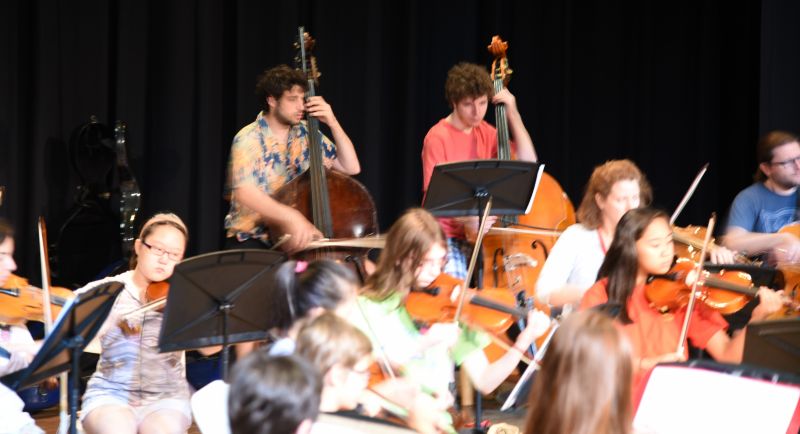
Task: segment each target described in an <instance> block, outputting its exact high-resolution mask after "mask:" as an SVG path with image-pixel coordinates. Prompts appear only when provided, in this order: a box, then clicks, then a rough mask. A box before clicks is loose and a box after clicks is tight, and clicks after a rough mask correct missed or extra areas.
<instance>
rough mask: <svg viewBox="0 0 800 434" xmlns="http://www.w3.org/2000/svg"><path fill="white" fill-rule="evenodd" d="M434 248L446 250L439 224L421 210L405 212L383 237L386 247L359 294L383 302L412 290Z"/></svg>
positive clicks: (415, 209)
mask: <svg viewBox="0 0 800 434" xmlns="http://www.w3.org/2000/svg"><path fill="white" fill-rule="evenodd" d="M434 244H439V245H441V246H442V247H443V248H447V242H446V241H445V237H444V233H443V232H442V228H441V227H440V226H439V222H437V221H436V219H435V218H434V217H433V216H432V215H431V214H430V213H429V212H428V211H425V210H424V209H422V208H411V209H409V210H407V211H406V212H405V213H404V214H403V215H402V216H400V218H399V219H397V221H396V222H395V223H394V224H393V225H392V227H391V229H389V233H387V234H386V246H385V247H384V248H383V251H382V252H381V256H380V259H379V260H378V266H377V268H376V270H375V272H374V273H372V274H371V275H370V276H369V277H368V278H367V282H366V285H365V287H364V288H363V290H362V292H363V294H364V295H366V296H367V297H369V298H372V299H375V300H385V299H386V298H388V297H389V296H391V295H392V294H394V292H395V291H404V290H407V289H409V288H411V287H412V286H414V285H415V284H416V276H415V271H416V269H417V268H418V267H419V266H420V264H421V263H422V260H423V259H424V257H425V254H427V253H428V250H430V249H431V247H432V246H433V245H434Z"/></svg>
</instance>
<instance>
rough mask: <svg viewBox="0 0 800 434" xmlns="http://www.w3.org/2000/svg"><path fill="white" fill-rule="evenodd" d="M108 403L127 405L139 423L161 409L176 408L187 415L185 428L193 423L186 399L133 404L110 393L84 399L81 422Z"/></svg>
mask: <svg viewBox="0 0 800 434" xmlns="http://www.w3.org/2000/svg"><path fill="white" fill-rule="evenodd" d="M106 405H115V406H121V407H127V408H128V409H130V410H131V412H133V415H134V417H136V423H137V424H140V423H142V421H143V420H144V419H145V418H146V417H147V416H149V415H150V414H152V413H154V412H156V411H159V410H175V411H177V412H179V413H181V414H183V415H184V416H185V417H186V427H185V428H186V429H187V430H188V429H189V426H191V424H192V408H191V406H190V405H189V401H188V400H186V399H177V398H165V399H161V400H158V401H156V402H154V403H152V404H147V405H131V404H129V403H128V402H127V401H125V400H122V399H120V398H117V397H114V396H110V395H105V396H95V397H93V398H91V399H89V400H88V401H84V402H83V406H82V407H81V418H80V420H81V422H83V420H84V419H85V418H86V416H87V415H88V414H89V413H91V412H92V411H93V410H96V409H98V408H100V407H103V406H106Z"/></svg>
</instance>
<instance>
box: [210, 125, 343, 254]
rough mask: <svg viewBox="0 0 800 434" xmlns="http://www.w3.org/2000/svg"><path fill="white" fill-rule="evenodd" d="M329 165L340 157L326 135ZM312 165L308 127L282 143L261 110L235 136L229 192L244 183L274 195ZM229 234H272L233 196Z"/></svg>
mask: <svg viewBox="0 0 800 434" xmlns="http://www.w3.org/2000/svg"><path fill="white" fill-rule="evenodd" d="M322 145H323V148H324V159H325V165H326V166H330V164H331V163H332V161H333V160H334V159H335V158H336V145H334V144H333V142H332V141H331V140H330V139H329V138H327V137H325V135H322ZM308 166H309V152H308V130H307V128H306V123H305V122H301V123H299V124H297V125H295V126H293V127H292V129H291V130H290V131H289V138H288V140H287V142H286V143H279V142H278V140H276V139H275V137H274V136H273V135H272V132H271V131H270V129H269V125H267V120H266V119H265V118H264V113H263V112H261V113H259V114H258V117H256V120H255V122H253V123H251V124H249V125H247V126H245V127H244V128H242V129H241V130H240V131H239V133H238V134H236V137H234V139H233V145H232V146H231V156H230V160H229V161H228V185H227V189H226V190H227V193H231V192H232V191H233V189H235V188H236V187H239V186H241V185H244V184H253V185H256V186H258V188H260V189H261V191H263V192H264V193H267V194H272V193H274V192H275V191H277V190H278V189H279V188H281V187H283V186H284V185H285V184H286V183H287V182H289V181H291V180H292V179H294V178H296V177H297V176H298V175H300V174H301V173H303V172H304V171H305V170H306V169H308ZM225 230H226V232H227V236H228V237H233V236H235V237H236V238H237V239H238V240H239V241H245V240H248V239H258V240H261V241H264V242H267V239H268V233H267V231H266V228H265V227H264V226H263V224H262V223H261V217H260V216H259V214H258V213H257V212H255V211H253V210H251V209H249V208H246V207H244V206H243V205H241V204H240V203H238V202H237V201H236V199H234V198H233V197H232V196H231V208H230V211H229V212H228V215H226V216H225Z"/></svg>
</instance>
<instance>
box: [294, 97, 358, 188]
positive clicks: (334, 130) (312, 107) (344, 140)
mask: <svg viewBox="0 0 800 434" xmlns="http://www.w3.org/2000/svg"><path fill="white" fill-rule="evenodd" d="M306 109H307V110H308V113H309V114H310V115H312V116H314V117H316V118H317V119H319V120H320V121H321V122H323V123H325V125H327V126H328V128H330V129H331V136H332V137H333V142H334V143H335V144H336V159H335V160H333V167H334V169H336V170H338V171H339V172H342V173H345V174H347V175H357V174H358V173H359V172H361V164H360V163H359V162H358V155H357V154H356V149H355V146H353V142H352V141H351V140H350V137H348V136H347V133H345V131H344V129H343V128H342V126H341V124H339V121H338V120H337V119H336V116H334V114H333V109H331V106H330V104H328V103H327V102H325V100H324V99H323V98H322V97H321V96H314V97H311V98H309V100H308V103H307V104H306Z"/></svg>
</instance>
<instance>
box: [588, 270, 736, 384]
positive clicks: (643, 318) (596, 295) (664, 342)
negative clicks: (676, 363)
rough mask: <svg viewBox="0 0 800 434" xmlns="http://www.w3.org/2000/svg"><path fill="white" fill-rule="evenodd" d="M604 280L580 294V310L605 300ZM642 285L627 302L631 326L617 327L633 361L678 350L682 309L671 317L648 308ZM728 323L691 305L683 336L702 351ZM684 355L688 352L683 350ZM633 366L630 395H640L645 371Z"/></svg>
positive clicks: (708, 310)
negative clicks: (687, 328)
mask: <svg viewBox="0 0 800 434" xmlns="http://www.w3.org/2000/svg"><path fill="white" fill-rule="evenodd" d="M607 285H608V279H607V278H606V279H602V280H600V281H598V282H597V283H595V284H594V285H593V286H592V287H591V288H589V289H588V290H587V291H586V293H584V294H583V298H582V299H581V305H580V310H584V309H588V308H591V307H593V306H597V305H600V304H603V303H606V302H607V301H608V293H607V292H606V291H607ZM644 288H645V287H644V285H639V286H637V287H636V288H634V289H633V294H632V295H631V298H630V300H629V301H628V316H629V317H630V319H631V321H633V322H632V323H631V324H627V325H620V327H621V328H622V330H623V332H624V333H625V334H626V335H627V336H628V339H629V340H630V342H631V347H632V349H633V356H634V358H635V359H637V360H638V359H639V358H645V357H656V356H660V355H662V354H666V353H670V352H675V350H676V349H677V348H678V339H680V335H681V328H682V327H683V318H684V316H685V315H686V309H682V310H680V311H678V312H675V313H672V314H661V313H659V312H658V311H657V310H655V309H653V308H652V307H650V302H649V301H647V297H646V296H645V289H644ZM727 328H728V323H727V322H726V321H725V319H724V318H723V317H722V315H720V313H719V312H717V311H715V310H712V309H710V308H708V307H707V306H706V305H705V304H703V303H697V304H695V308H694V310H693V311H692V320H691V321H690V322H689V330H688V332H687V336H688V338H689V339H691V341H692V344H693V345H694V346H695V347H698V348H705V347H706V345H707V344H708V341H709V340H710V339H711V337H712V336H714V335H715V334H716V333H717V332H718V331H720V330H726V329H727ZM684 351H685V352H687V354H688V350H686V349H684ZM636 368H637V364H634V376H633V396H634V397H637V396H641V392H642V391H643V388H644V386H645V385H644V380H645V379H646V378H647V374H648V373H649V371H648V370H638V369H636Z"/></svg>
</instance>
